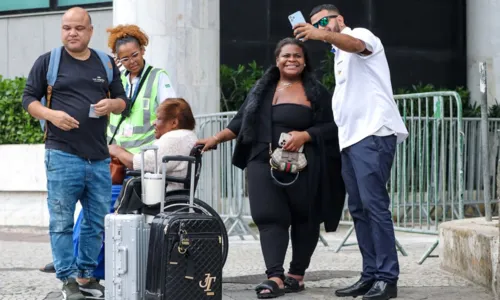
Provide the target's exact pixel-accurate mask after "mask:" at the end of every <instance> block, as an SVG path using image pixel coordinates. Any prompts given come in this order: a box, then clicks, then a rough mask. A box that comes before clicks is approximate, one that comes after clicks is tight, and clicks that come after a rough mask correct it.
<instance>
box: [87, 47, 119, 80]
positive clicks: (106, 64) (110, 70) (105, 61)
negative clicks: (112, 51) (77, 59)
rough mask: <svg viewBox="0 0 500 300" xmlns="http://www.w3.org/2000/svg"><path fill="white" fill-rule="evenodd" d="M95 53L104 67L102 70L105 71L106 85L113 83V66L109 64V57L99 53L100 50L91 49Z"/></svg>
mask: <svg viewBox="0 0 500 300" xmlns="http://www.w3.org/2000/svg"><path fill="white" fill-rule="evenodd" d="M92 50H94V51H95V53H97V55H98V56H99V59H100V60H101V62H102V65H103V67H104V69H105V70H106V76H108V84H111V82H112V81H113V75H114V74H113V64H112V63H111V58H110V57H109V55H107V54H106V53H104V52H102V51H100V50H95V49H92Z"/></svg>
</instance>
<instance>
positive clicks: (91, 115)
mask: <svg viewBox="0 0 500 300" xmlns="http://www.w3.org/2000/svg"><path fill="white" fill-rule="evenodd" d="M89 118H93V119H98V118H99V116H98V115H96V113H95V104H90V109H89Z"/></svg>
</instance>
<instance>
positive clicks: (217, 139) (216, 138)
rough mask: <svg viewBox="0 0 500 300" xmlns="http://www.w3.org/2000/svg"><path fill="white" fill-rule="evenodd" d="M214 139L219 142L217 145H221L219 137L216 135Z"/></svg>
mask: <svg viewBox="0 0 500 300" xmlns="http://www.w3.org/2000/svg"><path fill="white" fill-rule="evenodd" d="M213 137H214V139H215V141H216V142H217V144H219V143H220V139H219V138H218V137H217V135H215V134H214V136H213Z"/></svg>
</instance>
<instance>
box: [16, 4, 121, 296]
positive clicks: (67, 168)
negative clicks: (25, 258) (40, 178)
mask: <svg viewBox="0 0 500 300" xmlns="http://www.w3.org/2000/svg"><path fill="white" fill-rule="evenodd" d="M61 29H62V30H61V39H62V42H63V45H64V47H63V49H62V53H61V60H60V64H59V71H58V75H57V80H56V83H55V84H54V86H53V89H52V100H51V105H50V108H48V107H45V106H43V105H42V104H41V102H40V99H41V98H42V97H43V96H44V95H45V93H46V90H47V80H46V75H47V70H48V65H49V59H50V53H46V54H43V55H41V56H40V57H39V58H38V59H37V60H36V62H35V63H34V65H33V67H32V69H31V71H30V74H29V76H28V80H27V83H26V88H25V90H24V95H23V106H24V108H25V109H26V110H27V111H28V112H29V113H30V114H31V115H32V116H33V117H35V118H37V119H40V120H46V121H47V123H46V126H47V130H48V132H47V139H46V141H45V149H46V150H45V166H46V174H47V190H48V197H47V202H48V208H49V215H50V222H49V229H50V241H51V247H52V256H53V258H54V265H55V269H56V276H57V278H59V279H60V280H62V281H63V289H62V293H63V297H64V299H68V300H79V299H85V297H84V295H85V296H90V297H92V299H101V298H102V299H104V287H102V286H101V285H100V284H99V283H97V282H96V280H95V279H94V278H92V275H93V271H94V269H95V267H96V266H97V258H98V255H99V252H100V249H101V245H102V239H103V231H104V217H105V215H106V214H107V213H108V211H109V206H110V203H111V176H110V171H109V163H110V158H109V152H108V147H107V143H106V126H107V117H106V116H107V115H108V114H109V113H115V114H119V113H121V112H122V111H123V110H124V109H125V107H126V103H127V102H126V101H128V100H127V97H126V95H125V92H124V90H123V86H122V83H121V79H120V72H119V70H118V68H117V67H116V65H115V63H114V61H113V59H110V63H111V64H112V67H113V72H114V76H113V81H112V82H108V80H107V75H106V70H105V68H104V66H103V64H102V62H101V60H100V58H99V56H98V54H97V53H96V52H95V51H94V50H91V49H90V48H89V47H88V44H89V41H90V38H91V37H92V32H93V27H92V23H91V19H90V15H89V14H88V13H87V11H85V10H84V9H82V8H78V7H77V8H72V9H70V10H68V11H67V12H66V13H65V14H64V16H63V18H62V28H61ZM108 92H109V93H110V97H109V98H108V96H107V93H108ZM91 105H92V110H94V111H95V114H93V113H91V112H90V110H91ZM77 201H80V203H81V205H82V210H83V216H84V218H83V222H82V225H81V233H80V245H79V251H78V257H74V255H73V240H72V231H73V220H74V219H73V216H74V212H75V205H76V203H77Z"/></svg>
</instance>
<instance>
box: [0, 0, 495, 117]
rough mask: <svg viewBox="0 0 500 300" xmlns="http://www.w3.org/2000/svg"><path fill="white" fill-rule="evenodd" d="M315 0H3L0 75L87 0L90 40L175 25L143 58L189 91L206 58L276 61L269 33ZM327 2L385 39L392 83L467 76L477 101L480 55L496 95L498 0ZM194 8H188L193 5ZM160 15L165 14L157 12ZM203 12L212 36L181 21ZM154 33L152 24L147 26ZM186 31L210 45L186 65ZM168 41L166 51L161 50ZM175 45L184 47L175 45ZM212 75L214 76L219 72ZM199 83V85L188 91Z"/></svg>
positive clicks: (29, 57) (314, 47)
mask: <svg viewBox="0 0 500 300" xmlns="http://www.w3.org/2000/svg"><path fill="white" fill-rule="evenodd" d="M321 3H323V0H311V1H305V2H304V1H301V0H287V1H284V0H255V1H235V0H190V1H189V0H188V1H171V0H165V1H162V0H141V1H139V0H115V1H114V2H111V1H103V0H24V1H17V2H16V1H1V2H0V75H2V76H4V77H15V76H26V75H27V74H28V72H29V69H30V67H31V65H32V63H33V61H34V60H35V59H36V58H37V57H38V55H40V54H41V53H42V52H44V51H49V50H50V49H51V48H53V47H55V46H58V45H60V39H59V26H60V18H61V15H62V13H63V11H64V10H65V9H67V8H68V7H71V6H74V5H79V6H83V7H86V8H87V9H88V10H89V11H90V13H91V16H92V20H93V24H94V37H93V39H92V42H91V47H96V48H100V49H103V50H108V51H109V49H107V42H106V40H107V34H106V28H108V27H110V26H112V25H113V24H115V25H116V24H120V23H124V22H129V23H130V22H134V23H137V24H138V25H139V26H141V27H143V28H147V29H149V30H146V31H147V32H148V31H149V32H148V33H150V34H151V31H158V30H157V28H162V30H163V31H165V32H164V33H162V34H163V35H168V32H170V31H171V29H172V28H174V29H175V28H177V29H175V30H176V32H177V34H176V35H175V39H177V40H178V43H173V42H167V40H168V39H166V38H165V39H163V42H156V44H155V43H154V42H153V43H152V45H151V48H152V49H148V51H147V56H146V59H149V60H150V61H151V62H152V63H153V64H156V65H158V66H161V67H165V68H166V69H167V71H169V72H170V73H172V77H173V80H174V83H175V84H176V85H177V84H180V83H179V82H178V80H179V79H180V77H182V76H184V77H185V78H183V79H182V80H181V81H184V83H182V84H184V85H185V86H186V87H185V88H181V90H184V92H187V91H188V90H190V89H192V86H190V84H189V83H187V82H186V81H200V80H202V79H201V78H202V77H206V76H207V74H205V73H206V71H204V69H203V68H211V70H212V71H215V69H217V70H216V71H217V73H218V66H214V64H213V63H214V62H216V63H221V64H227V65H230V66H237V65H238V64H246V63H249V62H251V61H253V60H255V61H256V62H257V63H258V64H260V65H262V66H264V67H267V66H268V65H270V64H272V63H274V57H273V51H274V47H275V45H276V43H277V42H278V41H279V40H280V39H281V38H284V37H287V36H291V34H292V31H291V28H290V24H289V23H288V19H287V16H288V15H289V14H291V13H293V12H295V11H297V10H301V11H302V12H303V14H304V16H305V17H306V18H307V16H308V14H309V11H310V10H311V8H312V7H314V6H315V5H318V4H321ZM333 3H334V4H336V5H337V6H338V7H339V8H340V9H341V13H342V14H343V15H344V17H345V20H346V23H347V24H348V25H349V26H351V27H357V26H363V27H366V28H368V29H370V30H372V31H373V32H374V33H375V34H376V35H378V36H379V37H380V38H381V39H382V41H383V43H384V45H385V48H386V52H387V57H388V60H389V64H390V67H391V72H392V81H393V86H394V88H395V89H396V88H408V87H411V85H413V84H418V83H423V84H428V83H431V84H433V85H435V86H437V87H446V88H449V89H453V88H455V87H457V86H467V87H468V88H469V89H470V91H471V94H472V98H473V99H474V100H476V101H477V100H478V99H479V72H478V63H479V61H486V62H487V63H488V73H489V74H488V82H489V85H488V87H489V102H490V104H493V103H494V102H495V99H500V86H499V85H500V80H497V79H500V78H499V77H500V75H497V74H498V73H499V72H498V71H496V70H498V68H499V67H500V65H499V63H500V42H499V39H500V37H499V36H498V35H497V34H496V32H498V30H496V29H500V20H499V19H498V18H496V17H495V12H498V11H500V3H497V1H475V0H442V1H425V3H423V2H422V1H418V0H406V1H400V0H376V1H375V0H336V1H333ZM199 7H203V9H199ZM215 8H217V12H215V11H214V9H215ZM193 9H194V11H195V13H192V12H191V11H192V10H193ZM164 11H167V12H166V13H165V12H164ZM189 14H190V16H188V17H189V20H190V22H185V20H183V17H186V16H187V15H189ZM195 14H196V15H195ZM207 14H208V16H207ZM162 16H164V17H165V18H169V19H166V20H162ZM205 17H206V18H208V19H210V18H218V19H219V20H220V21H219V22H220V23H219V24H217V25H216V26H215V27H214V28H215V29H216V30H219V28H220V34H219V35H218V36H217V37H214V36H212V35H210V34H209V35H208V36H207V35H206V34H205V33H203V34H200V35H199V36H196V35H194V36H192V35H189V34H187V33H185V32H184V31H183V28H187V27H189V26H191V28H194V29H197V28H203V25H202V24H201V25H200V24H197V22H198V21H197V20H199V19H203V18H205ZM170 19H173V20H171V21H169V20H170ZM188 23H190V24H188ZM217 26H218V27H217ZM209 27H210V26H209ZM209 27H208V28H209ZM169 28H170V29H169ZM172 30H173V29H172ZM160 31H161V30H160ZM188 31H189V30H188ZM155 34H156V33H154V32H153V33H152V35H153V36H154V35H155ZM162 34H160V35H162ZM183 37H186V38H188V39H189V37H191V39H194V38H196V37H197V38H198V39H199V41H198V45H195V47H198V48H199V49H202V50H207V51H202V52H206V53H198V54H196V55H197V57H198V58H197V60H195V61H193V62H192V63H191V64H188V65H187V66H184V65H180V63H181V62H182V63H184V61H182V60H179V55H172V53H173V50H172V49H171V48H172V47H174V46H175V47H181V48H182V46H183V45H182V39H183ZM156 40H158V38H156ZM192 43H193V42H192ZM214 44H217V45H214ZM186 47H187V46H186ZM192 47H193V45H191V46H190V48H192ZM308 47H309V49H310V50H311V53H312V56H313V64H314V66H315V67H318V66H319V65H320V63H321V60H322V59H324V55H325V52H326V51H327V50H328V46H327V45H325V44H323V43H320V42H308ZM166 48H168V49H167V50H166V52H167V54H165V51H162V49H166ZM181 51H184V52H186V51H190V50H189V49H188V48H182V49H181ZM148 55H149V56H148ZM205 61H210V62H212V63H211V64H209V65H206V66H204V67H203V68H202V69H203V70H202V71H200V72H198V73H200V74H198V76H197V77H198V78H190V76H188V75H183V74H185V73H188V72H186V71H189V72H192V71H193V70H198V69H197V66H196V64H203V63H204V62H205ZM178 70H180V71H178ZM179 72H180V74H179ZM201 73H204V74H201ZM212 73H213V74H215V72H212ZM191 77H192V76H191ZM195 77H196V76H195ZM212 77H214V78H216V79H217V81H218V74H217V75H213V76H212ZM182 84H181V85H182ZM208 85H209V86H210V88H209V89H214V88H217V87H218V86H217V84H214V83H209V84H208ZM497 91H498V93H499V95H497ZM204 93H205V91H201V90H200V91H198V92H197V94H195V95H192V96H193V97H196V96H199V95H200V94H204ZM208 93H209V94H211V95H214V97H215V95H216V94H215V92H214V91H211V90H210V91H209V92H208ZM215 102H217V103H218V99H217V100H215V99H214V103H215ZM217 109H218V104H214V105H200V106H199V108H198V109H197V112H199V113H202V112H213V111H217Z"/></svg>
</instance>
